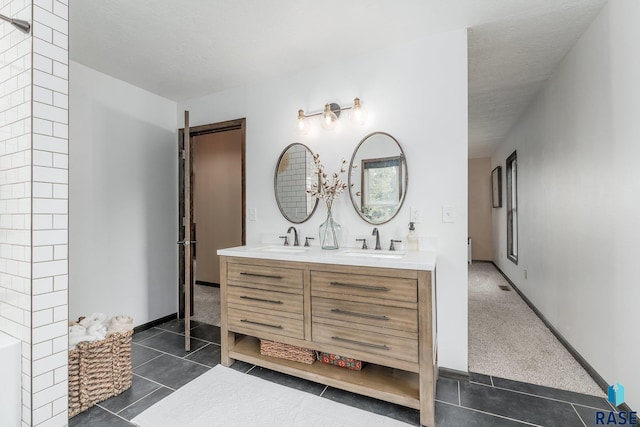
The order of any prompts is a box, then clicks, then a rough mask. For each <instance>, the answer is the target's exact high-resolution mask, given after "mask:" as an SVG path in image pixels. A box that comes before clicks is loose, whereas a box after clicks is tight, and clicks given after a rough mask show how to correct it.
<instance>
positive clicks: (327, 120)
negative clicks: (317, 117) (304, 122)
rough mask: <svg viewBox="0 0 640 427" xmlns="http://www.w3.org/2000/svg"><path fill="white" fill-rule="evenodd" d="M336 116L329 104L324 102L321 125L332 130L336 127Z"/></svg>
mask: <svg viewBox="0 0 640 427" xmlns="http://www.w3.org/2000/svg"><path fill="white" fill-rule="evenodd" d="M337 121H338V116H336V113H334V112H333V111H331V105H329V104H326V105H325V106H324V113H322V127H323V128H325V129H328V130H332V129H334V128H335V127H336V124H337Z"/></svg>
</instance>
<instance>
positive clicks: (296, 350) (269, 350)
mask: <svg viewBox="0 0 640 427" xmlns="http://www.w3.org/2000/svg"><path fill="white" fill-rule="evenodd" d="M260 354H262V355H264V356H271V357H278V358H280V359H287V360H293V361H294V362H300V363H306V364H307V365H311V364H312V363H313V362H315V360H316V352H315V351H313V350H309V349H308V348H304V347H298V346H295V345H291V344H283V343H281V342H275V341H269V340H262V339H261V340H260Z"/></svg>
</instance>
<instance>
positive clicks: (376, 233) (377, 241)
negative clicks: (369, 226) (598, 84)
mask: <svg viewBox="0 0 640 427" xmlns="http://www.w3.org/2000/svg"><path fill="white" fill-rule="evenodd" d="M371 235H372V236H376V250H377V251H379V250H380V249H382V248H381V247H380V232H379V231H378V227H374V228H373V232H372V233H371Z"/></svg>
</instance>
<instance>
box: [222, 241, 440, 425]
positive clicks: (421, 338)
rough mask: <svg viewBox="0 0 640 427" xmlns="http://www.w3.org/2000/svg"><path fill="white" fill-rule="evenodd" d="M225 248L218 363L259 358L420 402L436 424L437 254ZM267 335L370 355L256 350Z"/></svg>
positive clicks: (377, 394) (347, 386)
mask: <svg viewBox="0 0 640 427" xmlns="http://www.w3.org/2000/svg"><path fill="white" fill-rule="evenodd" d="M218 254H219V255H220V295H221V314H222V318H221V338H222V341H221V344H222V364H223V365H225V366H229V365H231V364H232V363H233V361H234V360H241V361H244V362H247V363H252V364H256V365H259V366H263V367H265V368H269V369H272V370H275V371H279V372H283V373H286V374H290V375H294V376H297V377H301V378H305V379H307V380H311V381H315V382H318V383H322V384H326V385H329V386H331V387H336V388H340V389H344V390H348V391H351V392H354V393H359V394H363V395H367V396H371V397H374V398H377V399H381V400H385V401H389V402H393V403H396V404H399V405H403V406H408V407H411V408H416V409H419V410H420V422H421V424H422V425H425V426H429V427H433V426H434V398H435V387H436V380H437V372H438V364H437V328H436V305H435V302H436V293H435V292H436V289H435V274H434V273H435V254H434V253H432V252H410V253H406V254H400V253H393V252H387V251H374V250H368V251H363V250H358V249H343V250H337V251H322V250H320V249H318V248H302V247H287V246H265V245H262V246H242V247H237V248H230V249H223V250H220V251H218ZM260 339H268V340H272V341H277V342H281V343H286V344H292V345H295V346H300V347H305V348H309V349H313V350H317V351H323V352H328V353H333V354H337V355H341V356H345V357H351V358H355V359H360V360H362V361H364V362H366V363H365V364H364V366H363V368H362V370H361V371H351V370H347V369H344V368H339V367H336V366H332V365H327V364H324V363H320V362H315V363H313V364H311V365H307V364H303V363H299V362H294V361H289V360H285V359H280V358H274V357H269V356H264V355H261V354H260Z"/></svg>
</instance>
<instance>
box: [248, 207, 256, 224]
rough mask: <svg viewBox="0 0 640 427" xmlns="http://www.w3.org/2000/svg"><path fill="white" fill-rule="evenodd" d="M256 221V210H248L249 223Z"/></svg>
mask: <svg viewBox="0 0 640 427" xmlns="http://www.w3.org/2000/svg"><path fill="white" fill-rule="evenodd" d="M257 220H258V208H249V221H257Z"/></svg>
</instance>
